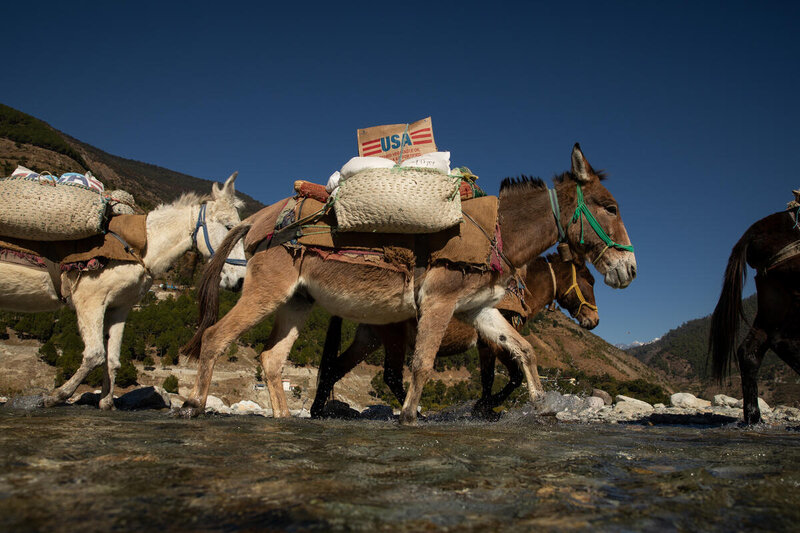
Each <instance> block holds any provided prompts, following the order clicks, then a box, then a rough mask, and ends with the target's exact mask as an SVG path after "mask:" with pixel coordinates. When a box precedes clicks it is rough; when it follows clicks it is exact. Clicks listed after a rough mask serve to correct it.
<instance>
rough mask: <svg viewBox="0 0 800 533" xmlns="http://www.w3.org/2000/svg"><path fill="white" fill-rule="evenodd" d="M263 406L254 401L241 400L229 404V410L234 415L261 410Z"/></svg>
mask: <svg viewBox="0 0 800 533" xmlns="http://www.w3.org/2000/svg"><path fill="white" fill-rule="evenodd" d="M262 409H263V408H262V407H261V406H260V405H258V404H257V403H256V402H252V401H250V400H242V401H241V402H237V403H235V404H233V405H231V412H232V413H233V414H235V415H249V414H253V413H257V412H259V411H261V410H262Z"/></svg>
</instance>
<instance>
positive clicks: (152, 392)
mask: <svg viewBox="0 0 800 533" xmlns="http://www.w3.org/2000/svg"><path fill="white" fill-rule="evenodd" d="M114 407H116V408H117V409H120V410H122V411H139V410H141V409H169V408H170V399H169V393H167V391H165V390H164V389H163V388H161V387H158V386H156V387H142V388H140V389H135V390H132V391H131V392H129V393H127V394H123V395H122V396H120V397H119V398H117V399H115V400H114Z"/></svg>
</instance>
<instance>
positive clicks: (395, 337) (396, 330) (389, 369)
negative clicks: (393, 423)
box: [376, 324, 406, 405]
mask: <svg viewBox="0 0 800 533" xmlns="http://www.w3.org/2000/svg"><path fill="white" fill-rule="evenodd" d="M376 327H377V326H376ZM377 328H378V331H379V332H380V336H381V339H382V340H383V349H384V351H385V352H386V353H385V355H386V357H384V359H383V382H384V383H386V385H387V386H388V387H389V390H390V391H392V394H394V397H395V398H397V401H398V402H399V403H400V405H403V403H405V401H406V390H405V388H404V387H403V364H404V363H405V362H406V338H405V324H391V325H388V326H379V327H377Z"/></svg>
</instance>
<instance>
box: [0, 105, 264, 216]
mask: <svg viewBox="0 0 800 533" xmlns="http://www.w3.org/2000/svg"><path fill="white" fill-rule="evenodd" d="M17 165H23V166H25V167H28V168H30V169H32V170H35V171H37V172H44V171H48V172H50V173H52V174H62V173H64V172H86V171H87V170H90V171H91V172H92V174H94V175H95V176H96V177H97V178H98V179H100V181H102V182H103V184H104V185H105V186H106V188H107V189H124V190H126V191H128V192H129V193H131V194H133V196H134V198H136V202H137V203H138V204H139V205H140V206H141V207H142V208H144V209H145V210H150V209H152V208H153V207H155V206H156V205H158V204H161V203H168V202H171V201H172V200H174V199H175V198H177V197H178V196H180V195H181V194H182V193H184V192H187V191H195V192H197V193H200V194H208V193H209V192H210V191H211V184H212V182H211V181H209V180H204V179H200V178H195V177H193V176H189V175H187V174H182V173H180V172H175V171H173V170H169V169H166V168H162V167H159V166H156V165H150V164H147V163H141V162H139V161H134V160H132V159H125V158H122V157H118V156H115V155H111V154H108V153H106V152H104V151H102V150H100V149H99V148H95V147H94V146H91V145H88V144H86V143H83V142H81V141H79V140H77V139H75V138H73V137H70V136H69V135H67V134H65V133H62V132H60V131H58V130H56V129H54V128H53V127H51V126H50V125H49V124H47V123H45V122H43V121H41V120H39V119H37V118H35V117H32V116H30V115H27V114H25V113H23V112H21V111H17V110H16V109H13V108H11V107H8V106H6V105H3V104H0V174H1V175H2V176H8V175H10V174H11V172H13V170H14V169H15V168H16V167H17ZM227 177H228V176H219V180H220V181H224V180H225V178H227ZM238 196H239V197H240V198H241V199H242V200H244V202H245V209H244V210H243V213H242V215H243V218H244V216H247V215H249V214H251V213H254V212H255V211H257V210H258V209H260V208H262V207H264V206H263V204H262V203H261V202H259V201H257V200H255V199H253V198H252V197H250V196H248V195H246V194H243V193H242V192H238Z"/></svg>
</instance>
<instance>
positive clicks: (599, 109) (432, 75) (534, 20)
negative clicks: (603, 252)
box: [0, 1, 800, 343]
mask: <svg viewBox="0 0 800 533" xmlns="http://www.w3.org/2000/svg"><path fill="white" fill-rule="evenodd" d="M23 4H25V5H23ZM0 12H1V13H2V17H0V19H2V20H3V27H4V33H5V39H4V45H3V54H2V56H3V60H2V68H0V72H2V74H0V102H2V103H4V104H7V105H10V106H12V107H14V108H16V109H19V110H21V111H24V112H26V113H30V114H32V115H34V116H36V117H38V118H41V119H43V120H44V121H46V122H48V123H50V124H51V125H53V126H54V127H56V128H58V129H60V130H62V131H64V132H66V133H68V134H70V135H72V136H74V137H76V138H78V139H80V140H82V141H84V142H88V143H90V144H92V145H94V146H97V147H98V148H101V149H103V150H105V151H107V152H110V153H112V154H115V155H119V156H123V157H127V158H132V159H136V160H140V161H145V162H148V163H153V164H157V165H160V166H164V167H167V168H170V169H173V170H177V171H181V172H185V173H188V174H191V175H195V176H198V177H202V178H207V179H224V178H225V177H227V176H228V175H229V174H230V173H231V172H232V171H233V170H239V172H240V174H239V179H238V181H237V186H238V188H239V190H241V191H244V192H246V193H248V194H250V195H251V196H253V197H255V198H257V199H258V200H260V201H262V202H264V203H266V204H269V203H272V202H274V201H277V200H278V199H280V198H282V197H286V196H288V195H290V194H291V192H292V182H293V181H294V180H295V179H297V178H305V179H311V180H315V181H319V182H324V181H325V180H326V179H327V177H328V175H329V174H330V173H331V172H332V171H334V170H336V169H338V168H339V167H340V166H341V165H342V164H343V163H344V162H346V161H347V160H348V159H349V158H350V157H351V156H353V155H356V152H357V146H356V129H357V128H361V127H367V126H373V125H378V124H390V123H400V122H411V121H414V120H417V119H420V118H423V117H426V116H428V115H430V116H432V117H433V124H434V132H435V136H436V140H437V144H438V146H439V148H440V149H443V150H450V151H451V152H452V161H453V163H454V166H455V165H466V166H469V167H470V168H471V169H472V170H473V171H474V172H475V173H476V174H478V175H479V176H480V180H479V184H480V185H481V186H482V187H483V188H484V189H485V190H487V191H488V192H489V193H490V194H496V193H497V190H498V187H499V183H500V181H501V180H502V179H503V178H504V177H506V176H516V175H519V174H522V173H524V174H530V175H537V176H541V177H542V178H544V179H546V180H549V179H550V177H552V176H553V175H554V174H556V173H559V172H562V171H564V170H567V169H568V167H569V160H570V159H569V157H570V150H571V148H572V145H573V143H575V142H580V143H581V146H582V148H583V150H584V153H585V154H586V156H587V158H588V159H589V161H590V162H591V163H592V165H593V166H595V168H603V169H606V170H607V171H608V173H609V175H610V178H609V180H608V181H607V186H608V188H609V190H610V191H611V192H612V194H614V196H615V197H616V198H617V200H619V203H620V209H621V214H622V217H623V220H624V221H625V224H626V226H627V228H628V232H629V234H630V237H631V239H632V241H633V243H634V245H635V247H636V256H637V261H638V265H639V276H638V278H637V279H636V280H635V281H634V282H633V284H632V285H631V286H630V287H628V288H627V289H625V290H613V289H610V288H608V287H605V286H603V285H602V283H599V285H598V287H597V291H596V293H597V299H598V303H599V306H600V326H598V328H597V329H596V330H595V332H596V333H598V334H599V335H601V336H602V337H604V338H605V339H606V340H608V341H610V342H612V343H629V342H632V341H634V340H649V339H652V338H654V337H657V336H660V335H662V334H663V333H665V332H666V331H668V330H669V329H671V328H674V327H676V326H679V325H680V324H682V323H683V322H685V321H687V320H690V319H692V318H697V317H699V316H703V315H706V314H708V313H710V312H711V311H712V310H713V308H714V305H715V304H716V300H717V298H718V296H719V290H720V287H721V280H722V273H723V270H724V267H725V264H726V262H727V259H728V255H729V254H730V250H731V248H732V246H733V244H734V243H735V242H736V241H737V240H738V239H739V237H740V236H741V234H742V233H743V232H744V230H745V229H746V228H747V227H748V226H749V225H750V224H752V223H753V222H755V221H756V220H758V219H759V218H761V217H763V216H766V215H767V214H769V213H772V212H775V211H779V210H781V209H782V208H784V207H785V204H786V202H787V201H789V200H790V199H791V190H792V189H794V188H798V186H800V175H798V172H797V167H798V165H797V164H796V162H795V159H796V158H797V155H796V154H797V152H798V147H800V134H799V133H798V122H800V120H799V119H800V104H799V103H798V95H800V83H799V82H800V38H798V28H800V3H797V2H763V1H762V2H730V1H728V2H696V1H694V2H582V1H573V2H501V1H495V2H467V1H459V2H434V1H429V2H425V3H415V2H392V3H384V2H364V3H357V2H325V3H320V4H317V3H314V2H280V3H277V2H276V3H272V2H237V1H230V2H208V3H206V2H202V1H196V2H174V3H168V2H163V1H162V2H148V1H137V2H122V1H120V2H47V1H45V2H41V1H40V2H35V3H24V2H6V3H4V4H3V7H2V10H1V11H0ZM598 279H599V277H598ZM746 290H747V292H748V293H749V292H752V291H753V290H754V288H753V284H752V281H750V282H749V283H748V285H747V289H746Z"/></svg>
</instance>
